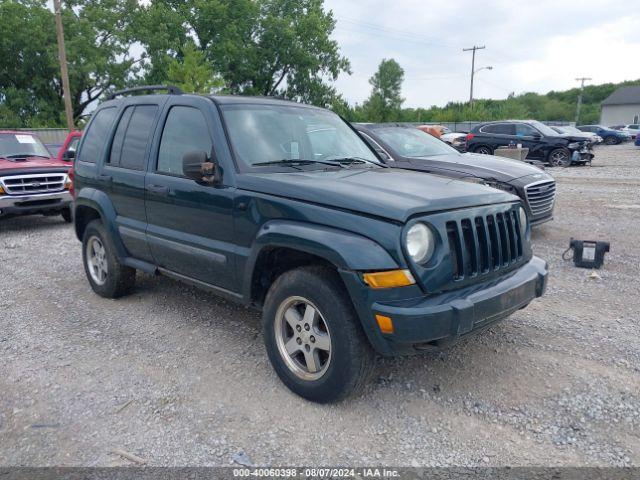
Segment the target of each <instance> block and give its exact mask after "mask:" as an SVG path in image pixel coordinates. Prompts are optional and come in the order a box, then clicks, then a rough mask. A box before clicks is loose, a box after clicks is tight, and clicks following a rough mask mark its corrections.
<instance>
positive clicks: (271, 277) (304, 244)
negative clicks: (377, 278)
mask: <svg viewBox="0 0 640 480" xmlns="http://www.w3.org/2000/svg"><path fill="white" fill-rule="evenodd" d="M305 265H321V266H326V267H329V268H332V269H334V270H336V271H339V270H376V269H380V270H392V269H395V268H398V263H397V262H396V261H395V260H394V259H393V258H392V257H391V255H390V254H389V253H388V252H387V251H386V250H385V249H384V248H383V247H382V246H381V245H379V244H378V243H376V242H374V241H373V240H370V239H368V238H366V237H363V236H361V235H357V234H354V233H352V232H346V231H342V230H338V229H334V228H329V227H325V226H322V225H313V224H304V223H300V222H290V221H274V222H269V223H267V224H265V225H263V227H262V228H261V229H260V232H259V233H258V235H257V237H256V240H255V242H254V245H253V247H252V249H251V252H250V255H249V258H248V260H247V263H246V266H245V275H244V278H245V279H250V280H246V281H245V286H244V289H243V290H244V291H243V296H244V298H245V299H246V300H247V301H248V302H249V303H252V304H254V305H258V306H260V305H262V302H263V301H264V297H265V296H266V293H267V291H268V290H269V288H270V286H271V285H272V283H273V282H274V281H275V279H276V278H278V276H279V275H281V274H282V273H284V272H286V271H288V270H291V269H292V268H297V267H301V266H305Z"/></svg>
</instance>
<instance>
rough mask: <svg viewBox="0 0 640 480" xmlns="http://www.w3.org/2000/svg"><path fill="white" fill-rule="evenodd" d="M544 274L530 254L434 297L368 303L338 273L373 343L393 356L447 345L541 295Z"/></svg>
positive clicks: (544, 266) (540, 262)
mask: <svg viewBox="0 0 640 480" xmlns="http://www.w3.org/2000/svg"><path fill="white" fill-rule="evenodd" d="M547 274H548V271H547V264H546V262H545V261H543V260H541V259H540V258H537V257H533V258H532V259H531V260H530V261H529V262H528V263H526V264H524V265H523V266H522V267H520V268H518V269H517V270H515V271H512V272H509V273H508V274H506V275H504V276H502V277H498V278H496V279H493V280H490V281H487V282H484V283H479V284H475V285H470V286H468V287H465V288H462V289H460V290H454V291H450V292H446V293H442V294H439V295H434V296H429V295H426V296H421V297H414V298H407V299H402V300H392V301H374V302H373V303H371V304H369V305H368V306H367V305H366V300H365V299H366V298H368V296H367V295H362V294H361V295H356V296H355V297H354V295H353V293H354V291H353V284H352V283H351V281H350V280H347V279H346V278H345V276H344V275H343V279H345V283H346V284H347V288H348V289H349V291H350V293H351V294H352V298H353V300H354V304H355V305H356V309H357V310H358V313H359V315H360V318H361V320H362V322H363V327H364V329H365V332H366V333H367V335H368V337H369V340H370V341H371V343H372V344H373V346H374V348H375V349H376V350H377V351H378V352H379V353H381V354H383V355H397V354H407V353H416V352H420V351H425V350H432V349H439V348H442V347H444V346H448V345H450V344H452V343H455V341H457V340H459V339H461V338H463V337H465V336H468V335H470V334H472V333H475V332H478V331H480V330H482V329H484V328H486V327H488V326H489V325H491V324H493V323H495V322H497V321H499V320H502V319H504V318H506V317H508V316H509V315H511V314H512V313H513V312H515V311H517V310H519V309H521V308H523V307H526V306H527V305H528V304H529V302H531V300H533V299H535V298H537V297H540V296H542V294H543V293H544V291H545V288H546V283H547ZM361 288H364V287H361ZM405 288H409V287H405ZM363 300H365V301H363ZM376 314H381V315H384V316H387V317H390V318H391V319H392V321H393V325H394V329H395V331H394V333H393V334H382V333H381V332H380V331H379V329H378V328H377V324H376V322H375V315H376Z"/></svg>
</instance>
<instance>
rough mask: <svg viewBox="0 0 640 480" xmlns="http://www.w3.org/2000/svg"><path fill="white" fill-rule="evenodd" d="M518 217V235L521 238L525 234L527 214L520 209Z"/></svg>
mask: <svg viewBox="0 0 640 480" xmlns="http://www.w3.org/2000/svg"><path fill="white" fill-rule="evenodd" d="M518 217H519V220H520V233H521V234H522V236H524V234H525V233H526V232H527V222H528V219H527V212H525V210H524V208H522V207H520V209H519V210H518Z"/></svg>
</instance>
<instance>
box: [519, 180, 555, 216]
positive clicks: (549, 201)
mask: <svg viewBox="0 0 640 480" xmlns="http://www.w3.org/2000/svg"><path fill="white" fill-rule="evenodd" d="M545 183H547V184H550V185H552V186H553V192H552V194H551V196H550V197H543V198H531V196H530V195H529V189H530V188H532V187H535V186H537V185H542V184H545ZM556 188H557V186H556V181H555V180H553V179H551V180H540V181H538V182H533V183H529V184H528V185H525V186H524V194H525V197H526V201H527V206H528V207H529V210H530V212H531V215H532V217H538V216H540V215H544V214H546V213H548V212H551V211H553V208H554V206H555V202H556ZM543 193H546V192H543ZM536 205H540V206H541V207H537V206H536Z"/></svg>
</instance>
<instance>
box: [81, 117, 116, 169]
mask: <svg viewBox="0 0 640 480" xmlns="http://www.w3.org/2000/svg"><path fill="white" fill-rule="evenodd" d="M115 115H116V108H115V107H108V108H103V109H102V110H99V111H98V112H96V114H95V116H94V117H93V120H92V121H91V124H90V125H89V129H88V130H87V132H86V133H85V134H84V136H85V138H84V141H83V142H82V148H81V149H80V152H79V154H78V160H79V161H81V162H90V163H96V162H97V161H98V157H99V156H100V154H101V153H102V147H103V146H104V142H105V140H106V139H107V137H108V136H109V131H110V130H111V124H112V123H113V119H114V118H115Z"/></svg>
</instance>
